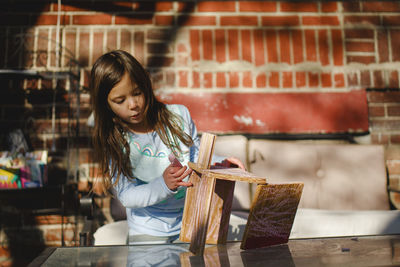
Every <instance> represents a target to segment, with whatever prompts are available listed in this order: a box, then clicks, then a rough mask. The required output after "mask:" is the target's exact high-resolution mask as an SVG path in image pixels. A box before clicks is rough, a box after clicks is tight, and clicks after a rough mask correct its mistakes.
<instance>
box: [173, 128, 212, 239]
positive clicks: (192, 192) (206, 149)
mask: <svg viewBox="0 0 400 267" xmlns="http://www.w3.org/2000/svg"><path fill="white" fill-rule="evenodd" d="M215 139H216V136H215V135H212V134H209V133H203V135H202V137H201V142H200V148H199V158H198V161H197V165H199V166H201V168H204V169H208V168H210V165H211V160H212V155H213V153H214V143H215ZM203 178H204V177H202V175H201V174H200V173H196V172H195V171H193V172H192V174H191V175H190V178H189V181H190V182H191V183H192V184H193V186H192V187H189V188H188V189H187V191H186V199H185V207H184V210H183V218H182V228H181V233H180V236H179V240H181V241H183V242H191V243H192V233H193V231H197V230H198V229H194V228H193V226H194V225H199V222H198V219H199V215H198V214H199V212H200V213H201V212H205V211H208V210H209V207H210V203H211V195H210V196H208V197H207V198H206V199H207V201H209V202H207V203H202V202H198V200H199V198H202V197H204V196H199V195H202V194H203V193H204V192H203V190H209V191H208V192H209V193H212V192H213V191H214V186H215V179H214V181H209V183H204V184H203V186H206V185H208V186H209V188H207V189H206V188H201V187H200V184H201V180H202V179H203ZM211 189H212V190H211ZM202 199H203V198H202ZM203 200H204V199H203ZM203 207H204V208H205V209H203ZM195 221H196V222H195ZM196 236H198V233H196Z"/></svg>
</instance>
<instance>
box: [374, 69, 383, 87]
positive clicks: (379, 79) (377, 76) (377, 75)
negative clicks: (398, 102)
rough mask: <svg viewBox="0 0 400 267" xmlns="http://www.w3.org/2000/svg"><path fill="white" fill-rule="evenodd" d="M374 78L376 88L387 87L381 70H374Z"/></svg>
mask: <svg viewBox="0 0 400 267" xmlns="http://www.w3.org/2000/svg"><path fill="white" fill-rule="evenodd" d="M373 75H374V76H373V78H374V86H375V88H383V87H385V83H384V81H383V73H382V71H380V70H376V71H374V72H373Z"/></svg>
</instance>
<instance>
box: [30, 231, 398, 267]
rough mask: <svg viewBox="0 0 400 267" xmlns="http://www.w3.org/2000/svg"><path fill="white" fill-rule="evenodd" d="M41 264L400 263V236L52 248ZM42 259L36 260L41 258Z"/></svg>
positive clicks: (315, 264) (58, 266) (367, 264)
mask: <svg viewBox="0 0 400 267" xmlns="http://www.w3.org/2000/svg"><path fill="white" fill-rule="evenodd" d="M48 254H50V256H48V257H47V256H46V257H45V258H44V259H43V256H42V262H43V264H42V265H41V266H57V267H61V266H185V267H186V266H391V265H397V266H398V265H400V235H388V236H364V237H343V238H324V239H292V240H289V242H288V243H287V244H283V245H276V246H271V247H266V248H259V249H250V250H241V249H240V242H227V243H226V244H224V245H206V248H205V250H204V255H203V256H195V255H193V254H192V253H191V252H189V244H186V243H178V244H165V245H142V246H96V247H59V248H53V250H52V251H51V252H50V253H48ZM36 262H37V261H36Z"/></svg>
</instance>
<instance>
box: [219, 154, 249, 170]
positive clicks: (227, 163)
mask: <svg viewBox="0 0 400 267" xmlns="http://www.w3.org/2000/svg"><path fill="white" fill-rule="evenodd" d="M215 165H216V166H221V167H226V168H230V167H232V165H234V166H237V167H238V168H240V169H242V170H246V167H245V166H244V164H243V163H242V162H241V161H240V159H238V158H235V157H230V158H226V159H224V160H223V161H222V162H221V163H215Z"/></svg>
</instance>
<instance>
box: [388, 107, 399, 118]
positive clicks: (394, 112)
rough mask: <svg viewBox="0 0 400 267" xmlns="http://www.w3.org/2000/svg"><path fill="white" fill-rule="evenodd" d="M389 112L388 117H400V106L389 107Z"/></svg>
mask: <svg viewBox="0 0 400 267" xmlns="http://www.w3.org/2000/svg"><path fill="white" fill-rule="evenodd" d="M387 112H388V116H400V105H396V106H388V107H387Z"/></svg>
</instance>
